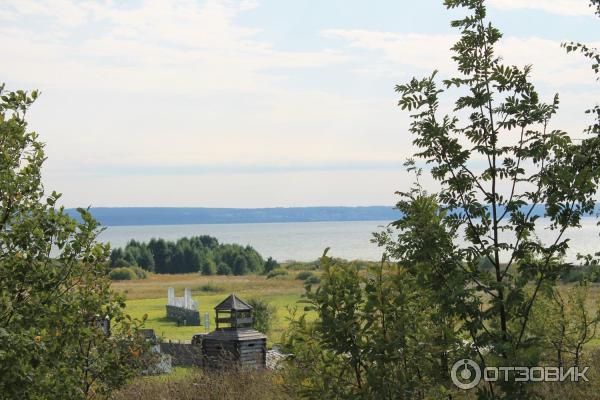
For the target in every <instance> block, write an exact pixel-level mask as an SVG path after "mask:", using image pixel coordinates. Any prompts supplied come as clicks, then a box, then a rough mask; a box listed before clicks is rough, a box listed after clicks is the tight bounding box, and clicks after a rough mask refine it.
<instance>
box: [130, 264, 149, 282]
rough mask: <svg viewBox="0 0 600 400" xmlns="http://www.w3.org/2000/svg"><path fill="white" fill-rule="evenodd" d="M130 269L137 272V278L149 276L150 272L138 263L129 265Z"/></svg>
mask: <svg viewBox="0 0 600 400" xmlns="http://www.w3.org/2000/svg"><path fill="white" fill-rule="evenodd" d="M129 269H130V270H132V271H133V272H134V273H135V275H136V276H137V279H146V278H148V272H147V271H145V270H144V269H143V268H140V267H138V266H137V265H134V266H132V267H129Z"/></svg>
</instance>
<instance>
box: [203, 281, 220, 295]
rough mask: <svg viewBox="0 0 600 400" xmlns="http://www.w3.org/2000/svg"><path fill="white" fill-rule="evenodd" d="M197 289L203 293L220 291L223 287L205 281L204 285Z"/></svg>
mask: <svg viewBox="0 0 600 400" xmlns="http://www.w3.org/2000/svg"><path fill="white" fill-rule="evenodd" d="M198 290H199V291H201V292H205V293H220V292H224V291H225V289H224V288H222V287H221V286H218V285H217V284H215V283H214V282H208V283H205V284H204V285H201V286H200V287H198Z"/></svg>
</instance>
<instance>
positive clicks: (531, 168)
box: [396, 0, 600, 397]
mask: <svg viewBox="0 0 600 400" xmlns="http://www.w3.org/2000/svg"><path fill="white" fill-rule="evenodd" d="M445 5H446V6H447V7H448V8H458V7H462V8H466V9H467V10H469V11H470V15H468V16H466V17H465V18H463V19H460V20H456V21H453V22H452V26H453V27H456V28H458V29H459V30H460V32H461V37H460V39H459V40H458V42H457V43H456V44H455V45H454V46H453V48H452V50H453V52H454V56H453V60H454V61H456V63H457V66H458V72H459V73H458V75H457V76H456V77H452V78H449V79H446V80H443V85H442V86H440V85H439V84H438V82H437V73H436V72H434V73H433V74H432V75H431V76H429V77H427V78H425V79H413V80H411V81H410V82H409V83H407V84H404V85H399V86H397V87H396V90H397V92H398V93H400V96H401V98H400V101H399V105H400V107H401V108H402V109H403V110H408V111H410V112H411V118H412V123H411V126H410V131H411V132H412V134H413V135H414V137H415V139H414V141H413V143H414V145H415V146H416V147H417V148H418V149H419V151H418V153H417V154H416V155H415V156H416V157H417V158H419V159H421V160H424V161H425V162H426V163H427V164H428V165H429V166H430V167H431V174H432V176H433V178H434V179H436V180H437V181H439V183H440V185H441V191H440V193H439V196H438V199H439V202H440V205H441V206H442V208H443V209H444V213H445V216H444V223H445V224H446V225H447V226H448V227H449V228H451V229H452V230H456V231H457V232H458V233H460V234H462V235H463V236H464V239H465V240H466V245H464V246H458V247H457V249H456V252H455V255H456V257H457V258H458V259H460V260H462V261H463V262H464V263H463V264H462V267H463V268H464V272H465V273H466V274H467V275H466V276H467V281H466V286H465V287H466V288H469V289H470V290H473V292H474V293H473V295H474V296H477V298H479V299H480V304H479V306H478V307H473V306H471V307H465V308H464V312H463V315H462V320H463V321H464V323H463V329H464V330H465V332H468V334H469V335H470V336H471V340H472V342H473V344H474V348H475V349H476V350H478V352H479V356H480V357H481V359H482V361H483V362H484V363H486V362H495V361H494V358H495V357H498V358H501V359H503V360H504V361H503V363H506V362H512V363H527V362H529V360H528V359H527V354H528V353H527V351H526V350H527V349H528V347H529V346H530V345H531V344H533V343H535V341H534V340H533V339H534V338H532V337H530V335H529V333H528V330H527V326H528V322H529V319H530V316H531V310H532V306H533V304H534V303H535V300H536V298H537V296H538V293H539V290H540V288H541V287H542V285H543V284H546V283H548V284H552V283H553V282H554V281H555V279H556V277H557V276H558V274H559V273H561V272H562V271H563V268H564V264H562V263H557V262H555V260H556V259H557V258H562V257H564V256H565V254H566V251H567V249H568V247H569V243H568V239H566V238H565V232H566V231H567V230H568V229H571V228H574V229H577V228H579V227H580V222H581V218H582V217H583V216H584V215H586V214H591V213H592V212H593V210H594V206H595V196H596V194H597V186H598V182H599V179H600V165H599V163H600V139H599V138H598V136H597V134H595V133H597V128H592V129H590V130H588V131H587V132H585V133H587V135H586V134H585V133H584V134H583V135H584V136H583V137H582V138H580V137H579V136H581V135H577V136H578V137H577V140H575V137H574V136H573V135H569V134H568V133H566V132H564V131H561V130H558V129H552V128H551V119H552V117H553V116H554V115H555V114H556V112H557V111H558V106H559V98H558V95H555V96H554V98H553V99H552V100H551V102H549V103H544V102H542V101H541V99H540V96H539V94H538V92H537V91H536V90H535V87H534V86H533V84H532V83H531V82H530V77H529V74H530V71H531V68H532V67H531V66H525V67H517V66H510V65H504V64H503V63H502V60H501V58H500V57H499V56H498V55H497V54H496V52H495V45H496V44H497V43H498V41H499V40H500V39H501V37H502V35H501V33H500V32H499V31H498V29H496V28H495V27H494V26H493V25H492V24H491V23H490V22H489V21H488V20H487V16H486V8H485V4H484V1H483V0H446V1H445ZM448 93H457V95H458V97H457V99H456V101H455V107H454V110H453V112H452V113H450V114H444V113H442V112H441V110H440V100H441V99H442V98H443V97H444V96H445V95H446V94H448ZM482 164H483V167H479V166H480V165H482ZM542 215H544V216H546V217H547V218H548V219H549V221H550V230H551V231H552V232H553V233H554V236H553V238H552V240H550V241H549V242H546V243H543V242H541V241H540V240H539V239H538V238H537V236H536V226H538V219H539V217H540V216H542ZM482 258H485V259H487V260H488V261H489V264H490V265H491V266H492V268H491V271H487V270H482V269H481V268H478V265H479V263H480V262H481V259H482ZM530 284H531V286H532V290H526V288H527V286H528V285H530ZM482 349H486V350H489V351H486V352H485V354H484V352H483V351H482ZM518 390H521V389H515V388H510V387H506V388H505V391H506V393H512V394H513V395H514V393H517V391H518ZM487 394H488V395H489V396H491V397H494V393H493V392H492V388H491V387H490V392H489V393H487Z"/></svg>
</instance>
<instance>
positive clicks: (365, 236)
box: [100, 218, 600, 262]
mask: <svg viewBox="0 0 600 400" xmlns="http://www.w3.org/2000/svg"><path fill="white" fill-rule="evenodd" d="M596 222H597V220H596V219H592V218H586V219H584V220H583V223H582V225H583V227H582V229H580V230H571V231H570V232H569V234H568V235H566V237H569V238H570V239H571V250H570V252H569V255H568V259H569V260H571V261H574V260H575V256H576V254H577V253H594V252H597V251H600V236H599V235H598V232H599V231H600V229H599V228H598V226H596ZM388 223H389V221H350V222H348V221H344V222H292V223H263V224H202V225H143V226H110V227H107V229H106V230H105V231H104V232H102V234H101V235H100V240H102V241H105V242H109V243H110V244H111V247H112V248H115V247H122V246H124V245H125V244H126V243H127V242H128V241H129V240H130V239H135V240H138V241H149V240H150V239H151V238H163V239H166V240H177V239H179V238H181V237H185V236H194V235H210V236H214V237H216V238H217V239H219V241H220V242H221V243H238V244H242V245H246V244H249V245H251V246H252V247H254V248H255V249H256V250H258V251H259V252H260V253H261V254H262V255H263V257H264V258H267V257H269V256H271V257H273V258H275V259H276V260H278V261H280V262H281V261H287V260H296V261H312V260H316V259H317V258H319V257H320V256H321V255H322V254H323V250H325V248H326V247H330V248H331V250H330V251H329V255H330V256H334V257H342V258H346V259H349V260H353V259H362V260H379V259H381V249H379V248H378V247H377V245H375V244H373V243H371V242H370V239H371V238H372V232H376V231H381V230H383V229H384V227H385V226H386V225H387V224H388ZM547 226H548V223H547V222H545V221H543V220H541V224H540V229H539V231H538V236H539V238H540V239H541V240H542V241H543V242H544V243H547V242H549V241H551V240H553V239H554V238H555V232H552V231H549V230H548V229H547Z"/></svg>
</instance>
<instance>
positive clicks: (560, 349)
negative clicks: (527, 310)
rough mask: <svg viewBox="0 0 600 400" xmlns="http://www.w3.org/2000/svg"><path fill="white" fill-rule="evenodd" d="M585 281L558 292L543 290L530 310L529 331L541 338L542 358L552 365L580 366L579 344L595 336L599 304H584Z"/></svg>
mask: <svg viewBox="0 0 600 400" xmlns="http://www.w3.org/2000/svg"><path fill="white" fill-rule="evenodd" d="M588 302H589V284H587V282H585V281H583V282H580V283H578V284H576V285H574V286H572V287H571V288H569V289H568V290H566V293H562V292H561V290H559V289H557V288H548V290H543V291H542V293H541V296H540V299H539V300H538V302H537V304H536V305H535V306H534V310H533V311H532V327H531V330H532V331H534V332H535V333H536V336H537V337H540V338H542V343H543V345H544V346H545V350H546V353H545V354H543V356H542V357H543V358H544V359H546V360H550V362H552V365H557V366H564V365H581V364H580V360H581V357H582V352H583V346H584V345H586V344H588V343H589V342H590V341H592V340H593V339H594V338H595V336H596V331H597V328H598V323H599V322H600V305H599V304H598V301H597V300H596V301H594V304H593V306H591V307H590V306H588V304H587V303H588Z"/></svg>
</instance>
